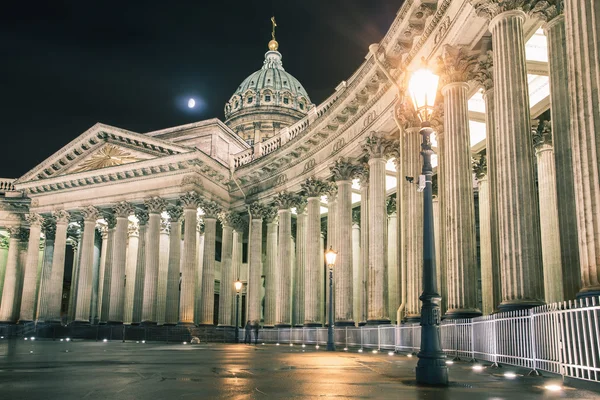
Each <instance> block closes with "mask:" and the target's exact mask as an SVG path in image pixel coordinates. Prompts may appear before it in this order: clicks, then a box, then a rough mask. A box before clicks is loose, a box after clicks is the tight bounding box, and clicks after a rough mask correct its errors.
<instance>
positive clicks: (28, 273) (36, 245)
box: [19, 213, 44, 322]
mask: <svg viewBox="0 0 600 400" xmlns="http://www.w3.org/2000/svg"><path fill="white" fill-rule="evenodd" d="M27 222H28V223H29V243H28V245H27V264H26V265H25V271H24V274H23V294H22V296H21V312H20V315H19V321H22V322H25V321H33V318H34V314H33V311H34V308H35V300H36V278H37V269H38V263H39V258H40V234H41V232H42V223H43V222H44V219H43V218H42V217H41V216H40V215H39V214H35V213H32V214H28V215H27Z"/></svg>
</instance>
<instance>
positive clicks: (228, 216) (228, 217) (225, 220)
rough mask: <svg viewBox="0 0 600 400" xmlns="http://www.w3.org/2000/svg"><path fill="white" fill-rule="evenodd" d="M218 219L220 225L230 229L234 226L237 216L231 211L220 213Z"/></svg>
mask: <svg viewBox="0 0 600 400" xmlns="http://www.w3.org/2000/svg"><path fill="white" fill-rule="evenodd" d="M218 218H219V221H220V222H221V225H223V226H224V227H225V226H227V227H230V228H231V227H233V225H235V223H236V222H237V218H239V216H238V215H237V214H236V213H234V212H232V211H221V212H220V213H219V215H218Z"/></svg>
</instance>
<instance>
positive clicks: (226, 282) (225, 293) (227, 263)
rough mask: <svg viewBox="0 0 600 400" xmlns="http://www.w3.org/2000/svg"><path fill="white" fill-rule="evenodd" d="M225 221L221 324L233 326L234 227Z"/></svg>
mask: <svg viewBox="0 0 600 400" xmlns="http://www.w3.org/2000/svg"><path fill="white" fill-rule="evenodd" d="M222 222H223V244H222V246H221V249H222V250H221V288H220V293H219V325H225V326H231V325H232V324H231V318H232V317H231V303H232V300H233V295H234V293H235V289H234V287H233V282H234V281H235V279H236V278H234V275H233V269H232V257H233V227H232V226H231V225H229V224H228V222H227V221H224V220H223V221H222Z"/></svg>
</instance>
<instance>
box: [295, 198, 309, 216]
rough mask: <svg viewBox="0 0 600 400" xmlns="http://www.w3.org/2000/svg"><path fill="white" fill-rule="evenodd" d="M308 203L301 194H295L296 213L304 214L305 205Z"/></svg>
mask: <svg viewBox="0 0 600 400" xmlns="http://www.w3.org/2000/svg"><path fill="white" fill-rule="evenodd" d="M307 205H308V201H307V200H306V197H304V196H302V195H297V196H296V203H295V206H296V212H297V213H298V215H300V214H304V212H305V211H306V206H307Z"/></svg>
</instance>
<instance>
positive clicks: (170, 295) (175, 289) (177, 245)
mask: <svg viewBox="0 0 600 400" xmlns="http://www.w3.org/2000/svg"><path fill="white" fill-rule="evenodd" d="M182 214H183V209H182V208H181V207H173V208H171V209H169V217H170V222H169V223H170V229H169V265H168V271H167V301H166V305H165V307H166V308H165V324H166V325H175V324H177V321H178V317H179V271H180V266H181V216H182Z"/></svg>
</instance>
